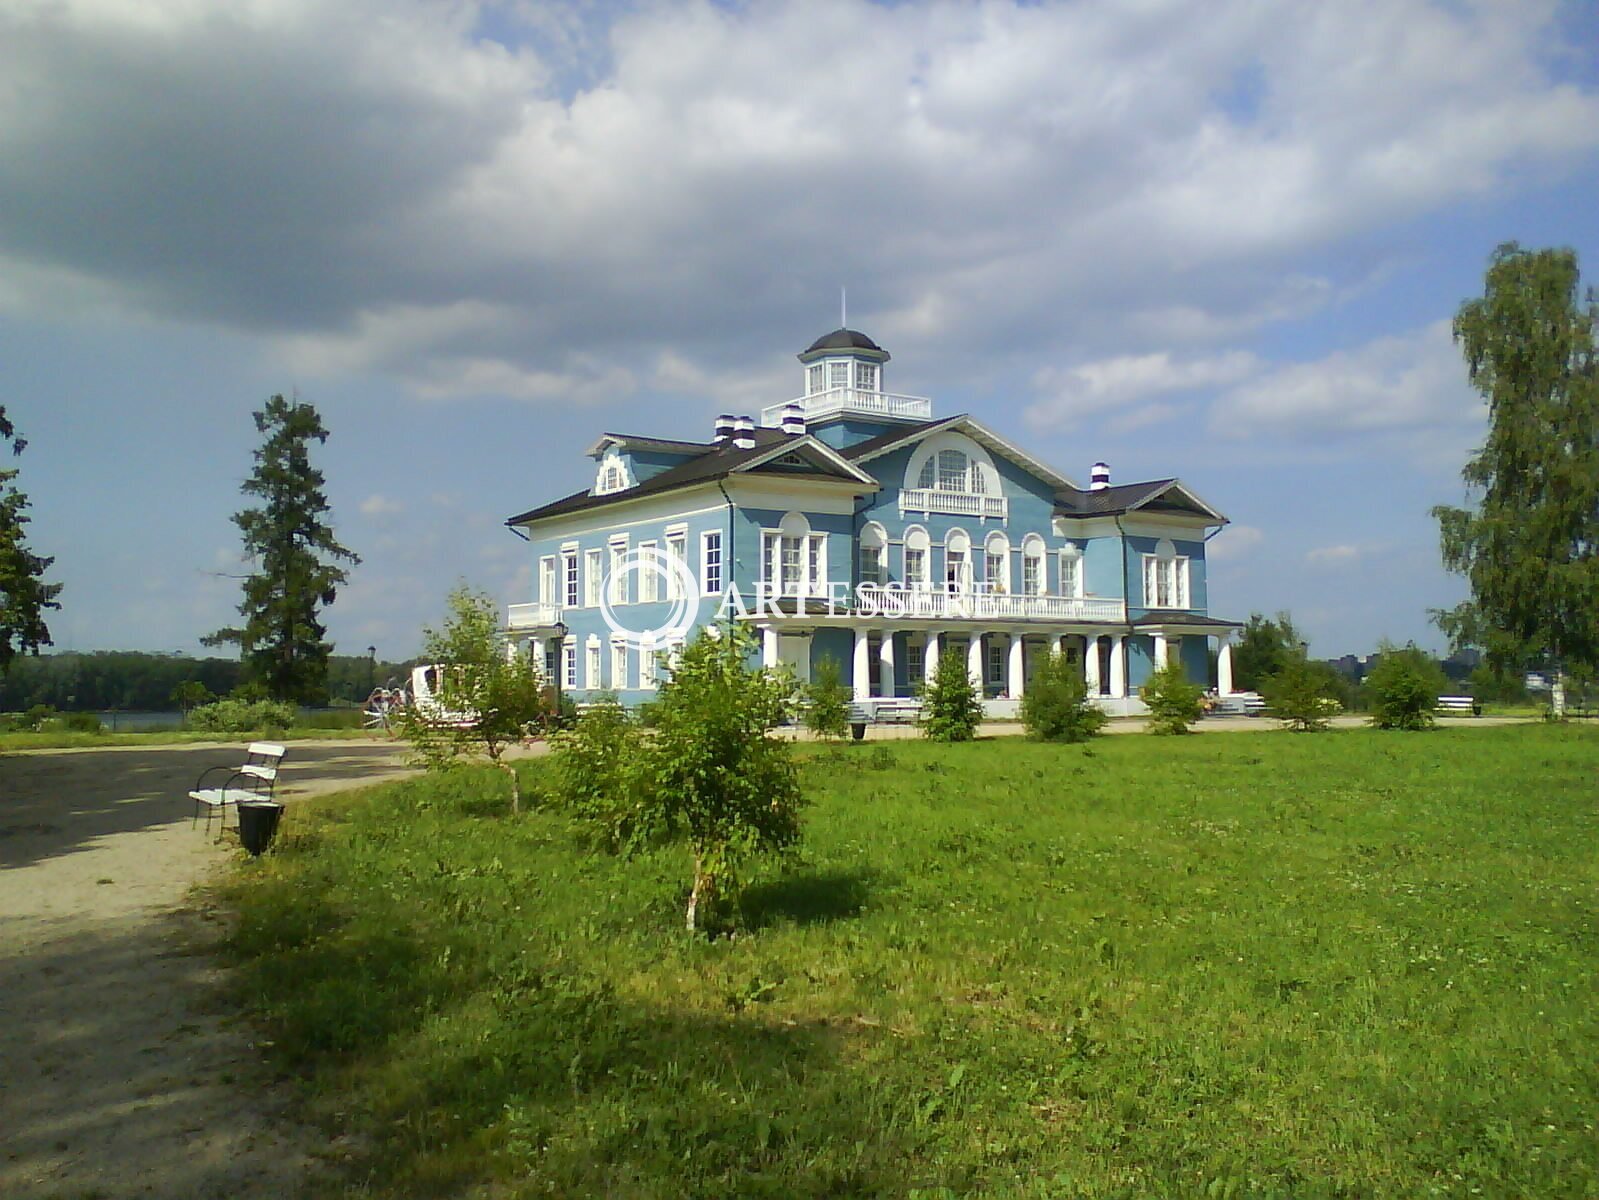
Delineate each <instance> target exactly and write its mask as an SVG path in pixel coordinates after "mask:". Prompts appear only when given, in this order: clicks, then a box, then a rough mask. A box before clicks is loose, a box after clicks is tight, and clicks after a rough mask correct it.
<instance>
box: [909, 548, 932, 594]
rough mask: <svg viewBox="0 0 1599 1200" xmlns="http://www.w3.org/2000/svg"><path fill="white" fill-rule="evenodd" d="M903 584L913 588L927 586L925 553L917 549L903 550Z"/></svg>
mask: <svg viewBox="0 0 1599 1200" xmlns="http://www.w3.org/2000/svg"><path fill="white" fill-rule="evenodd" d="M905 582H906V583H907V584H908V585H909V586H911V587H913V588H924V587H926V586H927V551H926V550H923V549H921V548H919V547H916V548H911V547H907V548H906V550H905Z"/></svg>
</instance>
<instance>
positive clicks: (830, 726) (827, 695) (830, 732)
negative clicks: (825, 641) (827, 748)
mask: <svg viewBox="0 0 1599 1200" xmlns="http://www.w3.org/2000/svg"><path fill="white" fill-rule="evenodd" d="M849 703H850V691H849V689H848V688H847V687H845V686H844V682H843V674H842V672H840V670H839V666H838V662H837V660H836V659H834V658H832V657H830V656H829V657H825V658H823V659H821V660H820V661H819V662H818V663H817V664H816V668H815V669H814V670H813V671H812V672H811V681H810V682H809V683H808V684H806V685H805V728H806V729H809V730H810V731H811V732H812V733H814V734H815V735H816V736H817V737H819V738H844V737H848V736H849Z"/></svg>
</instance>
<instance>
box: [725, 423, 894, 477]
mask: <svg viewBox="0 0 1599 1200" xmlns="http://www.w3.org/2000/svg"><path fill="white" fill-rule="evenodd" d="M803 449H815V450H817V451H819V452H820V453H821V456H822V457H823V458H825V459H827V460H828V461H829V462H831V463H833V465H835V466H837V467H840V468H842V469H843V470H844V471H846V472H848V473H849V475H850V477H851V478H852V479H855V480H857V481H858V482H860V483H869V484H871V485H872V486H873V487H879V486H881V485H880V484H879V483H878V481H877V480H876V479H874V478H872V477H871V476H870V475H868V474H867V473H866V472H865V471H863V470H861V469H860V468H859V467H857V466H856V465H855V464H854V463H852V462H850V461H849V459H847V458H845V457H844V456H843V455H842V454H840V453H839V452H838V451H837V450H835V449H833V447H831V446H829V445H828V444H827V443H826V442H824V441H822V440H821V439H820V438H817V437H814V436H812V435H811V434H806V435H805V436H804V437H802V438H797V439H795V440H793V441H788V440H784V441H781V442H779V443H777V445H775V446H773V447H771V449H770V450H768V451H767V452H766V453H765V454H762V455H760V456H759V457H758V458H752V459H750V461H749V462H746V463H740V464H739V465H738V466H736V467H734V468H733V470H732V471H731V472H730V474H734V475H737V474H741V473H742V472H744V471H753V470H754V469H755V468H756V467H760V466H764V465H765V464H766V463H769V462H771V461H772V460H773V459H774V458H781V457H783V455H785V454H792V453H793V452H794V451H796V450H803Z"/></svg>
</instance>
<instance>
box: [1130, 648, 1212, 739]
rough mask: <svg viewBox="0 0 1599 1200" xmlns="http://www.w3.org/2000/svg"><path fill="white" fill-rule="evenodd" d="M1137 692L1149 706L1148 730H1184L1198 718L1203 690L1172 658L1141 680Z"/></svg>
mask: <svg viewBox="0 0 1599 1200" xmlns="http://www.w3.org/2000/svg"><path fill="white" fill-rule="evenodd" d="M1140 695H1141V696H1142V698H1143V701H1144V705H1145V707H1147V708H1148V709H1149V732H1150V733H1160V734H1168V733H1187V732H1188V727H1189V726H1190V725H1192V724H1193V723H1194V722H1195V721H1197V720H1199V714H1200V712H1201V711H1202V710H1203V706H1204V699H1205V693H1204V690H1203V689H1202V688H1200V686H1199V685H1198V684H1197V683H1189V682H1188V677H1187V676H1186V675H1185V674H1183V664H1182V663H1181V662H1179V661H1178V660H1177V659H1175V658H1173V659H1171V660H1169V661H1168V662H1167V663H1166V665H1165V666H1163V667H1161V668H1160V670H1158V671H1156V672H1155V673H1154V674H1153V675H1151V676H1150V677H1149V678H1148V679H1147V680H1145V681H1144V687H1143V690H1142V692H1141V693H1140Z"/></svg>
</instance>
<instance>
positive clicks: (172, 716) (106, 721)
mask: <svg viewBox="0 0 1599 1200" xmlns="http://www.w3.org/2000/svg"><path fill="white" fill-rule="evenodd" d="M332 711H333V710H332V709H328V708H302V709H301V710H300V712H301V713H302V714H303V715H306V716H310V715H313V714H316V713H325V712H332ZM94 715H95V716H97V717H99V718H100V724H102V725H104V726H105V727H106V728H107V729H109V730H111V731H113V732H115V733H137V732H139V731H140V730H144V729H177V728H178V727H179V726H181V725H182V724H183V714H182V713H180V712H178V711H177V710H176V709H173V710H171V711H170V712H98V713H95V714H94Z"/></svg>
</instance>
